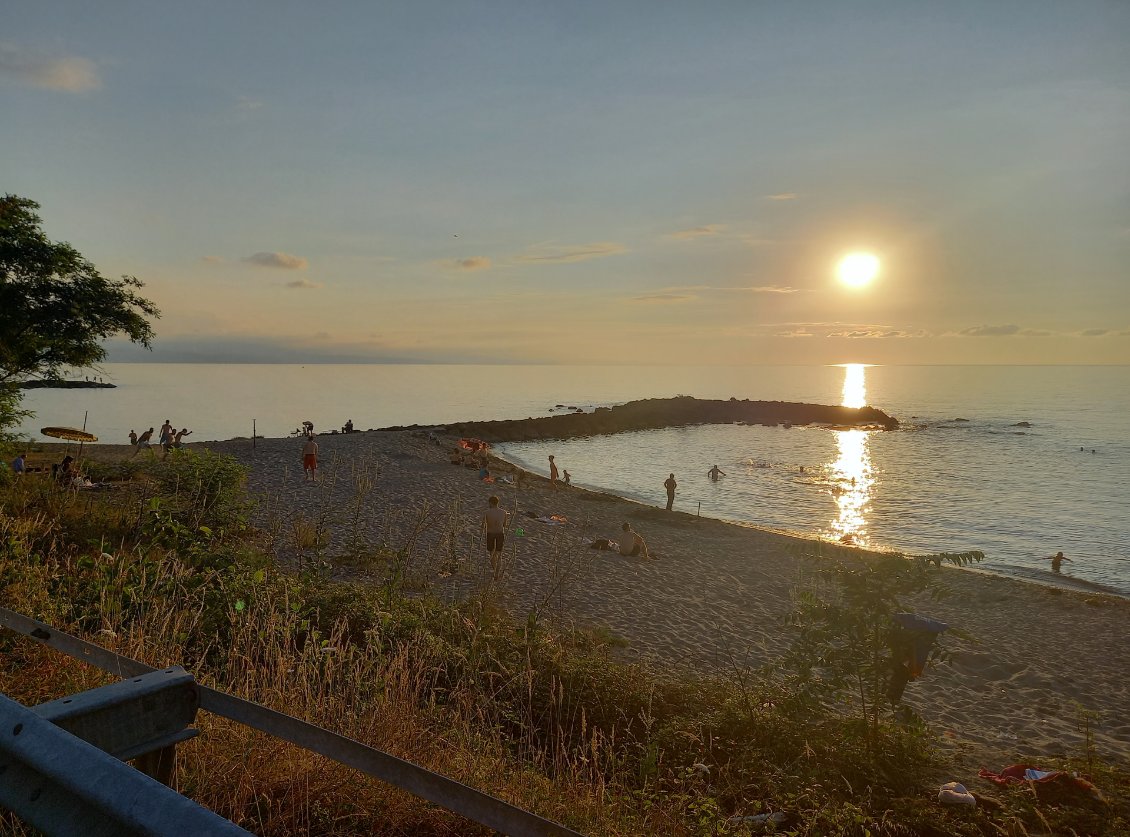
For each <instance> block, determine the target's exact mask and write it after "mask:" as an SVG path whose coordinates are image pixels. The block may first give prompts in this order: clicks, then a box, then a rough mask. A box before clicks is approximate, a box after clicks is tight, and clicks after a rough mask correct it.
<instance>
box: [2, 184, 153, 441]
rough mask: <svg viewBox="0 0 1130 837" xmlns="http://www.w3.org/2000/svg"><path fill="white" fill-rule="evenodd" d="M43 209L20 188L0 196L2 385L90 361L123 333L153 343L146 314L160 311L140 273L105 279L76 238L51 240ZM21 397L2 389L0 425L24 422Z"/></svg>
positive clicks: (131, 337)
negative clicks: (140, 291) (138, 276)
mask: <svg viewBox="0 0 1130 837" xmlns="http://www.w3.org/2000/svg"><path fill="white" fill-rule="evenodd" d="M38 209H39V204H37V203H35V201H31V200H28V199H27V198H21V197H18V196H17V195H5V196H4V197H3V198H0V311H2V312H3V316H2V317H0V384H11V383H13V382H16V381H18V380H20V379H22V378H25V377H27V376H29V375H39V376H43V377H51V376H54V375H57V374H58V372H59V371H60V369H62V368H63V367H68V366H74V367H85V366H91V365H93V364H95V363H98V362H99V361H101V360H102V359H103V358H105V357H106V350H105V348H104V347H103V341H104V340H105V339H107V338H109V337H113V336H115V335H118V334H124V335H125V336H126V337H127V338H129V340H131V341H132V342H134V343H140V344H141V345H143V346H149V343H150V340H152V338H153V330H152V328H151V327H150V325H149V320H148V319H147V318H153V317H159V316H160V312H159V311H158V310H157V308H156V306H154V305H153V303H152V302H150V301H149V300H147V299H145V298H144V297H142V296H140V295H138V294H137V292H136V291H137V289H139V288H141V287H142V283H141V282H140V281H138V280H137V279H136V278H134V277H132V276H123V277H121V278H120V279H106V278H105V277H103V276H102V275H101V274H100V273H99V272H98V270H97V269H96V268H95V267H94V265H93V264H91V263H90V262H89V261H87V260H86V259H85V258H83V256H82V254H80V253H79V252H78V251H77V250H75V248H74V247H72V246H71V245H70V244H67V243H66V242H53V241H51V240H49V239H48V238H47V236H46V235H45V234H44V232H43V230H42V229H41V224H42V221H41V219H40V217H39V215H38V214H37V212H36V210H38ZM13 393H15V395H14V400H13ZM18 402H19V393H18V391H15V390H12V389H10V388H7V389H5V390H3V391H0V429H3V428H5V427H11V426H12V425H13V424H14V423H15V422H16V421H18V418H19V416H18V410H16V409H15V405H18Z"/></svg>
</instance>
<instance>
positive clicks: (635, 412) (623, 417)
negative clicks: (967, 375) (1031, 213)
mask: <svg viewBox="0 0 1130 837" xmlns="http://www.w3.org/2000/svg"><path fill="white" fill-rule="evenodd" d="M735 422H737V423H745V424H764V425H769V426H772V425H777V424H784V425H794V424H818V425H827V426H832V427H874V428H878V429H882V430H896V429H897V428H898V426H899V423H898V419H896V418H893V417H892V416H889V415H887V414H886V413H884V412H883V411H882V410H879V409H876V408H875V407H836V406H830V405H825V404H798V403H795V402H788V401H748V400H746V401H739V400H738V399H736V398H731V399H730V400H729V401H721V400H704V399H698V398H692V397H691V396H689V395H680V396H676V397H675V398H648V399H644V400H642V401H629V402H628V403H627V404H620V405H619V406H616V407H597V408H596V411H595V412H592V413H569V414H566V415H557V416H545V417H543V418H526V419H512V420H505V421H469V422H461V423H458V424H449V425H447V426H446V430H447V432H449V433H454V434H458V435H459V436H474V437H477V438H479V439H483V440H485V441H488V442H527V441H532V440H536V439H571V438H574V437H577V436H595V435H601V434H610V433H623V432H626V431H629V430H655V429H658V428H662V427H680V426H685V425H690V424H733V423H735ZM383 429H385V430H407V429H414V428H405V427H386V428H383Z"/></svg>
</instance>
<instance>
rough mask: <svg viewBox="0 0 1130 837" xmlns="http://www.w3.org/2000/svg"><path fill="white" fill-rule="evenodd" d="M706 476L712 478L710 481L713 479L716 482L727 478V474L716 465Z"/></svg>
mask: <svg viewBox="0 0 1130 837" xmlns="http://www.w3.org/2000/svg"><path fill="white" fill-rule="evenodd" d="M706 475H707V476H708V477H710V479H712V480H713V481H714V482H718V478H719V477H724V476H726V472H725V471H723V470H722V469H721V468H719V467H718V466H717V465H715V466H714V467H713V468H711V469H710V470H709V471H707V472H706Z"/></svg>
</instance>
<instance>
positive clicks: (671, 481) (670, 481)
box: [663, 474, 679, 511]
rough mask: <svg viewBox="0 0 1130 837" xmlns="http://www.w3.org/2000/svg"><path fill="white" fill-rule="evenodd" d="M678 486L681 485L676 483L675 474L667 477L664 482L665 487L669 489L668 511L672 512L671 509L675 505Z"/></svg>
mask: <svg viewBox="0 0 1130 837" xmlns="http://www.w3.org/2000/svg"><path fill="white" fill-rule="evenodd" d="M678 485H679V484H678V483H677V482H675V475H674V474H671V476H669V477H667V479H666V480H664V482H663V487H664V488H666V489H667V511H671V507H672V506H673V505H675V489H676V488H677V487H678Z"/></svg>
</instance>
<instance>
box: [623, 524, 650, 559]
mask: <svg viewBox="0 0 1130 837" xmlns="http://www.w3.org/2000/svg"><path fill="white" fill-rule="evenodd" d="M620 528H621V529H622V530H623V531H624V534H622V535H621V536H620V554H621V555H623V556H625V557H626V558H650V557H651V553H649V552H648V551H647V544H646V543H645V542H644V539H643V536H641V535H640V533H639V532H637V531H636V530H635V529H633V528H632V524H630V523H625V524H624V525H623V526H621V527H620Z"/></svg>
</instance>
